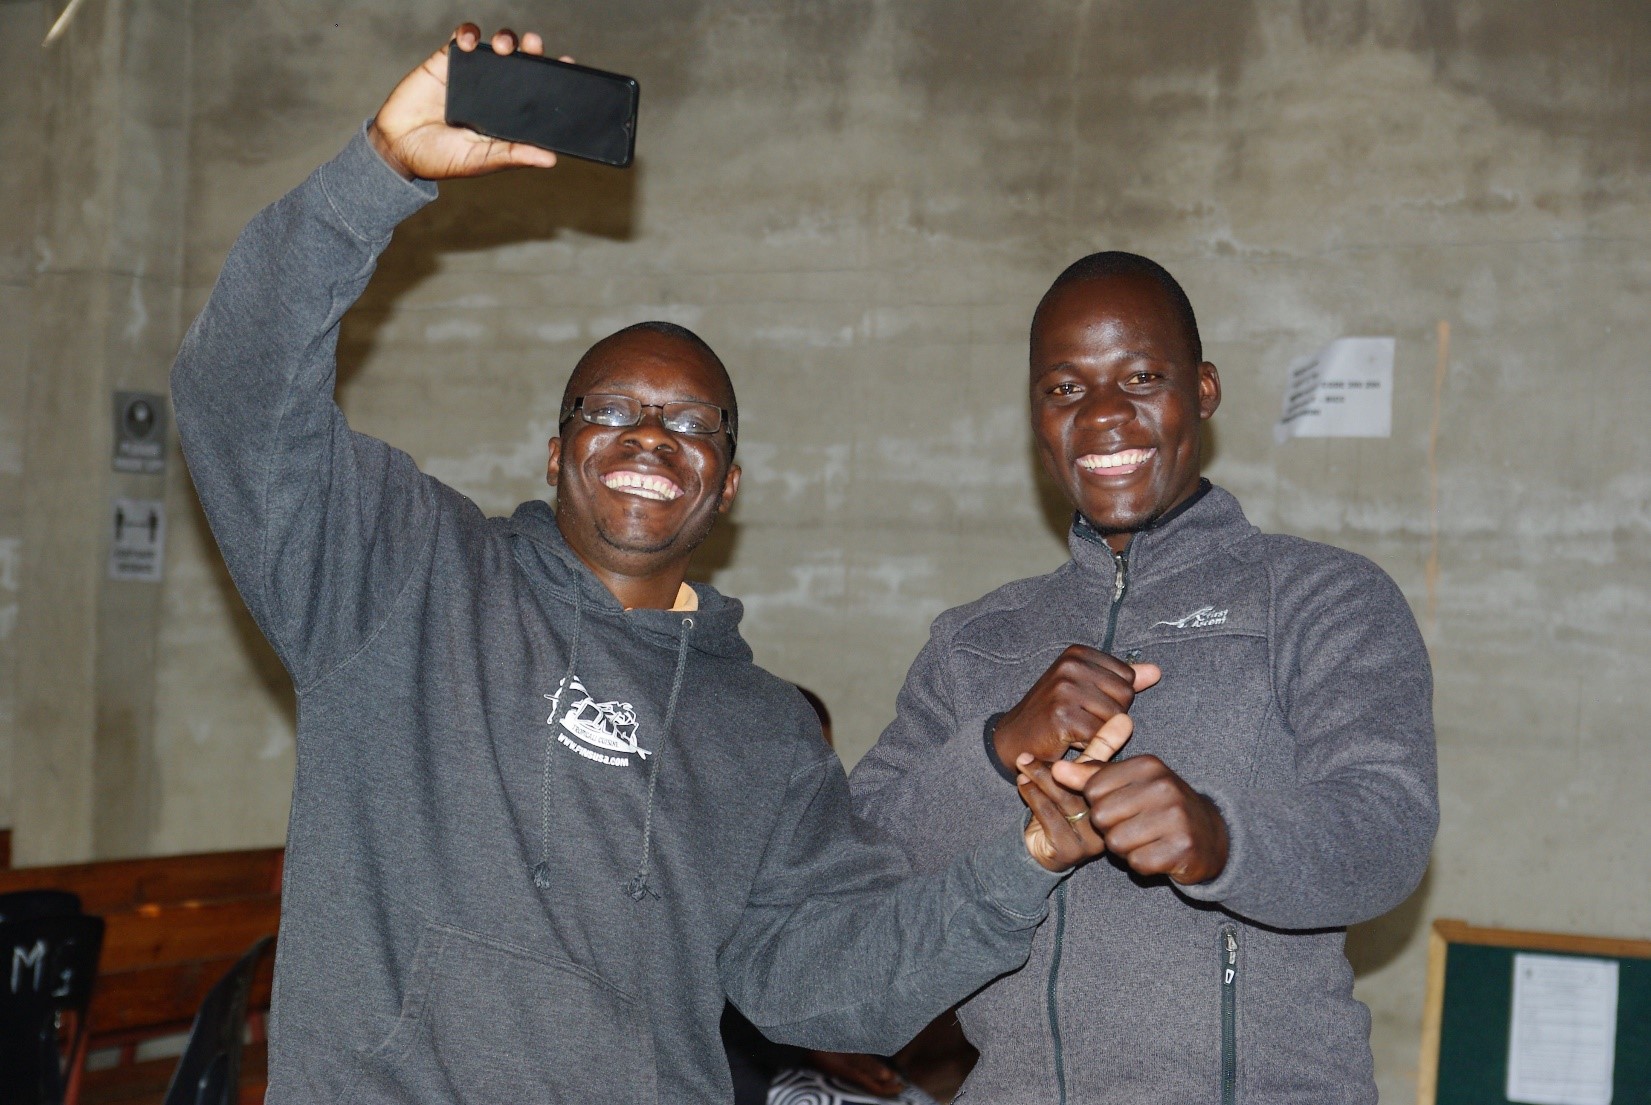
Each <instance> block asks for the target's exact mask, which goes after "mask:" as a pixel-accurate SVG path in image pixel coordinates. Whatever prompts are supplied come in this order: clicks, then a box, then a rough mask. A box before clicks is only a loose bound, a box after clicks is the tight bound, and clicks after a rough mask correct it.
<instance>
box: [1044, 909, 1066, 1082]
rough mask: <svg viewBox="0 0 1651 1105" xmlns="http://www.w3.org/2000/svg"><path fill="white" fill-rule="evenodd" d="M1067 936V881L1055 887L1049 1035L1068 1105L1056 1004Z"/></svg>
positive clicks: (1064, 1064)
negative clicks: (1056, 990) (1064, 941)
mask: <svg viewBox="0 0 1651 1105" xmlns="http://www.w3.org/2000/svg"><path fill="white" fill-rule="evenodd" d="M1065 938H1066V883H1064V882H1062V883H1061V884H1060V885H1059V886H1057V887H1055V950H1054V951H1053V952H1051V953H1050V956H1049V995H1048V999H1049V1037H1050V1042H1051V1043H1052V1045H1053V1047H1054V1051H1055V1088H1056V1090H1057V1091H1058V1092H1057V1095H1056V1100H1057V1101H1059V1102H1060V1105H1066V1062H1065V1060H1064V1058H1063V1057H1062V1055H1061V1020H1060V1014H1059V1011H1058V1010H1057V1008H1056V1006H1055V979H1056V977H1057V976H1058V975H1059V974H1060V970H1061V943H1062V941H1063V940H1064V939H1065Z"/></svg>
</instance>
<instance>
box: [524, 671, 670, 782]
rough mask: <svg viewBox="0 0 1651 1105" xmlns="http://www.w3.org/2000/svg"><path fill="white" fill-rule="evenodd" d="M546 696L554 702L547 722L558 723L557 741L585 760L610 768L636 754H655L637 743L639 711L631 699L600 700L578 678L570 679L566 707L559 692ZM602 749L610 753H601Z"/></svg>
mask: <svg viewBox="0 0 1651 1105" xmlns="http://www.w3.org/2000/svg"><path fill="white" fill-rule="evenodd" d="M545 697H546V698H548V699H550V703H551V705H550V716H549V717H547V718H546V719H545V724H546V725H553V726H555V727H556V739H557V741H558V742H560V743H561V744H562V745H563V746H564V747H566V748H571V749H573V750H574V751H575V752H577V753H579V755H581V756H583V757H585V759H587V760H595V761H596V762H597V763H599V764H607V765H608V766H609V767H629V766H630V763H631V755H632V754H633V753H634V754H635V755H636V756H637V757H638V758H639V759H644V760H645V759H647V758H648V757H649V756H650V755H652V753H651V752H650V751H649V750H648V749H646V748H642V747H640V746H639V745H638V744H637V743H636V710H635V708H633V707H632V706H631V704H630V703H629V702H598V701H596V699H594V698H592V697H591V695H590V692H589V691H587V690H586V689H585V685H584V684H583V683H581V682H579V680H577V679H569V680H568V689H567V708H566V709H565V710H564V709H562V707H561V705H560V704H559V703H558V702H557V696H556V695H553V694H547V695H545ZM599 748H605V749H607V750H608V752H598V751H597V749H599ZM609 752H614V753H618V755H609V754H608V753H609Z"/></svg>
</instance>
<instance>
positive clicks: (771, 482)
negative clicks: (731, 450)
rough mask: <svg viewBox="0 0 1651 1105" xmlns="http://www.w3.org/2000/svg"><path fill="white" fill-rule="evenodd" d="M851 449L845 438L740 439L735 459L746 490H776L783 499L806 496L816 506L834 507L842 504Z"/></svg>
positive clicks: (788, 499) (846, 486)
mask: <svg viewBox="0 0 1651 1105" xmlns="http://www.w3.org/2000/svg"><path fill="white" fill-rule="evenodd" d="M853 452H854V450H853V446H851V445H849V444H848V443H847V442H840V443H837V444H834V445H823V446H807V445H804V446H787V447H784V448H782V447H781V446H779V445H777V444H775V443H774V442H770V441H751V442H745V441H742V442H740V451H739V456H738V458H736V459H738V460H739V462H740V467H741V468H742V469H743V470H744V473H745V474H744V481H745V482H744V483H743V484H742V485H741V486H742V487H743V488H745V489H747V490H746V491H745V492H744V493H745V494H752V493H758V494H763V495H772V494H775V493H776V492H777V493H778V494H779V496H780V497H781V499H782V501H785V502H792V501H795V500H800V499H806V500H808V501H809V505H810V506H812V507H813V508H815V509H833V508H836V507H840V506H842V505H843V499H844V496H845V494H846V493H847V488H848V480H849V461H850V459H851V457H852V456H853Z"/></svg>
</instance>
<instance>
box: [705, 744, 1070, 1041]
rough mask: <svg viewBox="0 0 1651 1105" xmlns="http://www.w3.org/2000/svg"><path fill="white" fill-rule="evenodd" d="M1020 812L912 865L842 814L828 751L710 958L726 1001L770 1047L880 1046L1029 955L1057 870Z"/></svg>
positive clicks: (804, 781) (905, 1036) (800, 789)
mask: <svg viewBox="0 0 1651 1105" xmlns="http://www.w3.org/2000/svg"><path fill="white" fill-rule="evenodd" d="M1020 824H1021V821H1020V819H1019V818H1010V819H1008V820H1007V821H1002V822H1000V824H999V826H998V828H999V831H997V832H994V833H993V834H991V835H990V836H988V837H987V838H986V839H985V840H983V841H982V842H981V843H980V844H979V845H978V846H976V847H975V848H973V849H972V850H970V851H968V852H965V853H963V854H961V855H959V856H958V857H957V858H956V859H955V860H954V861H953V862H952V863H951V864H950V865H948V866H946V867H945V868H943V869H942V870H939V871H935V872H931V873H928V874H914V873H913V872H912V871H911V868H910V865H909V864H908V863H907V862H906V861H905V859H904V857H903V856H901V855H900V853H899V850H898V849H897V848H895V847H894V846H893V845H892V844H890V843H886V842H880V841H879V840H878V839H877V838H876V837H875V835H874V834H873V833H872V832H871V830H870V827H869V826H867V825H865V824H864V823H862V822H858V821H856V820H855V819H854V818H853V817H852V815H851V814H850V812H849V798H848V781H847V779H846V778H845V777H844V775H843V770H842V767H841V766H840V765H839V764H838V762H837V760H836V757H835V756H831V757H830V758H829V759H824V760H816V761H814V762H811V763H809V764H808V765H806V766H805V767H803V768H802V769H801V770H799V771H797V772H796V773H795V774H794V775H792V777H791V779H790V782H789V784H788V786H787V791H786V795H785V801H784V804H783V806H782V807H781V810H780V813H779V816H778V817H777V818H776V824H775V829H774V831H773V833H772V835H771V837H770V839H769V841H768V843H767V846H766V849H765V852H764V856H763V859H762V862H761V865H760V868H759V872H758V875H757V879H756V881H755V883H754V884H753V888H752V891H751V895H750V898H749V900H748V902H747V904H746V907H745V910H744V914H743V919H742V921H741V923H740V924H739V926H738V927H737V929H736V931H735V933H734V935H733V936H732V937H731V938H730V939H729V940H728V941H727V942H726V943H725V944H724V946H723V948H722V949H721V951H720V953H719V956H718V966H719V970H720V972H721V974H722V979H723V985H724V987H725V989H726V991H727V993H728V996H729V998H730V999H731V1000H732V1001H733V1002H734V1004H735V1005H736V1006H738V1007H739V1009H740V1011H741V1012H743V1013H744V1014H745V1015H746V1017H747V1018H749V1019H750V1020H751V1022H752V1023H753V1024H755V1025H756V1026H757V1027H758V1028H759V1029H761V1030H762V1032H763V1034H764V1035H765V1036H767V1037H768V1038H769V1039H771V1040H774V1041H776V1042H778V1043H788V1044H796V1045H800V1046H805V1047H815V1048H823V1049H831V1050H841V1051H865V1052H875V1053H880V1054H888V1053H891V1052H893V1051H895V1050H897V1049H898V1048H899V1047H900V1046H901V1045H902V1044H904V1043H905V1042H906V1041H907V1040H909V1039H910V1038H911V1037H912V1036H914V1035H916V1033H917V1032H918V1031H919V1030H920V1029H922V1028H923V1026H924V1025H926V1024H928V1023H929V1021H931V1020H933V1019H934V1018H935V1017H937V1016H939V1015H940V1014H941V1013H942V1012H944V1011H945V1010H946V1009H947V1008H949V1007H950V1006H952V1005H954V1004H956V1003H957V1002H958V1001H961V1000H962V999H963V998H965V997H966V996H968V995H969V994H970V993H972V992H974V991H975V990H977V989H979V988H980V987H981V986H983V985H985V984H986V983H987V982H989V981H991V980H992V979H993V978H996V977H997V976H999V975H1001V974H1004V973H1006V972H1009V971H1013V970H1015V969H1017V968H1018V967H1020V966H1021V965H1022V964H1024V963H1025V962H1026V958H1027V956H1028V954H1029V953H1030V951H1031V946H1032V935H1033V933H1034V931H1035V930H1036V928H1037V926H1038V924H1039V922H1040V921H1042V919H1043V917H1044V915H1045V913H1046V912H1047V910H1048V901H1047V899H1048V896H1049V893H1050V891H1052V890H1053V889H1054V888H1055V886H1056V885H1057V884H1058V883H1059V882H1060V879H1061V876H1059V875H1055V874H1051V873H1050V872H1048V871H1045V870H1044V869H1043V868H1042V867H1040V866H1038V864H1037V862H1036V861H1034V860H1033V859H1032V857H1031V856H1029V855H1028V854H1027V852H1026V848H1025V846H1024V844H1023V843H1022V841H1021V834H1020V829H1019V825H1020Z"/></svg>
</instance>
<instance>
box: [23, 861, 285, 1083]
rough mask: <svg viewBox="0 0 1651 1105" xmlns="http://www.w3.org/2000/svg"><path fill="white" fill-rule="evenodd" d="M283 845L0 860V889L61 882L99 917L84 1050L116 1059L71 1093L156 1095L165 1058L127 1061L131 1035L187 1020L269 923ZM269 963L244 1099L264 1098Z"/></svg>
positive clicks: (163, 1032)
mask: <svg viewBox="0 0 1651 1105" xmlns="http://www.w3.org/2000/svg"><path fill="white" fill-rule="evenodd" d="M283 854H284V853H283V852H282V850H281V849H279V848H264V849H257V850H254V851H246V852H208V853H204V854H199V855H188V856H164V857H158V858H151V859H127V860H108V861H104V862H100V863H79V864H71V865H67V866H62V867H25V868H18V869H13V870H3V869H0V893H6V892H9V891H13V890H35V889H58V890H72V891H73V892H74V893H76V894H78V895H80V901H81V908H82V909H83V910H85V911H86V912H87V913H95V914H97V915H99V916H101V917H102V918H103V919H104V923H105V924H106V926H107V928H106V930H105V933H104V938H103V957H102V960H101V961H100V963H99V966H98V978H97V985H96V987H95V988H94V990H93V993H92V1005H91V1011H90V1014H89V1016H88V1021H89V1024H90V1034H91V1050H92V1051H93V1052H98V1051H108V1050H110V1049H115V1050H116V1051H117V1052H118V1054H119V1062H118V1063H117V1064H116V1065H115V1066H113V1067H110V1068H107V1069H100V1070H95V1071H89V1072H87V1073H86V1074H85V1075H84V1076H83V1079H82V1081H81V1084H80V1094H79V1100H80V1105H107V1103H112V1102H129V1103H131V1105H139V1103H142V1102H151V1101H154V1102H158V1101H159V1100H160V1098H161V1095H162V1094H163V1093H164V1092H165V1089H166V1083H167V1080H168V1078H169V1077H170V1076H171V1072H172V1068H173V1066H174V1065H175V1064H176V1059H175V1058H163V1059H156V1060H150V1061H147V1062H138V1061H136V1058H135V1052H136V1049H137V1046H138V1045H139V1044H141V1043H144V1042H145V1041H148V1040H154V1039H158V1038H160V1037H165V1036H174V1035H178V1034H181V1033H186V1032H188V1031H189V1026H190V1023H191V1022H192V1021H193V1020H194V1016H195V1010H196V1008H197V1007H198V1006H199V1005H200V1002H201V999H202V998H203V997H204V996H205V994H206V991H207V990H208V989H210V988H211V986H212V984H213V983H214V982H216V981H218V979H219V978H221V977H223V975H224V974H225V973H226V972H227V971H228V970H229V969H230V967H232V966H233V965H234V964H235V961H236V959H238V958H239V957H240V955H241V954H242V953H243V952H245V951H246V950H247V948H249V947H251V946H252V944H253V943H254V942H255V941H256V940H258V939H259V938H260V937H263V936H271V935H274V933H275V930H276V926H277V924H278V923H279V920H280V912H281V861H282V857H283ZM270 971H271V962H270V960H268V959H266V960H265V962H264V965H263V969H262V970H261V971H260V972H259V976H258V978H257V980H256V981H255V983H254V984H253V989H252V998H251V1001H250V1004H249V1008H250V1009H251V1010H252V1015H251V1017H250V1020H251V1024H252V1035H253V1039H254V1045H253V1046H249V1047H248V1048H247V1051H246V1054H245V1057H244V1059H243V1074H242V1088H243V1094H242V1099H243V1100H244V1101H261V1100H262V1099H263V1065H264V1063H263V1059H264V1057H263V1050H264V1049H263V1046H262V1039H263V1021H264V1014H265V1013H267V1011H268V1010H269V988H270Z"/></svg>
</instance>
